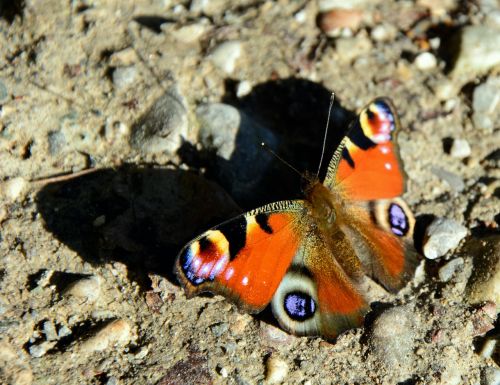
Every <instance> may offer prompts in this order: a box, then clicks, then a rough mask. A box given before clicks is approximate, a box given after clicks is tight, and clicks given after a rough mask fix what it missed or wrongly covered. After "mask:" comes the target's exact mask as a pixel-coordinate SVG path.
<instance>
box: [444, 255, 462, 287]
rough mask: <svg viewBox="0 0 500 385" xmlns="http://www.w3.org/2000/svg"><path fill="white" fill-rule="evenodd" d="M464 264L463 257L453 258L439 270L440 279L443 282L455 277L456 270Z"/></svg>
mask: <svg viewBox="0 0 500 385" xmlns="http://www.w3.org/2000/svg"><path fill="white" fill-rule="evenodd" d="M463 265H464V259H463V258H462V257H459V258H455V259H452V260H451V261H449V262H448V263H446V264H445V265H443V266H441V268H440V269H439V271H438V275H439V279H440V280H441V281H442V282H447V281H449V280H450V279H451V277H453V275H454V274H455V272H456V271H457V270H458V269H460V268H461V267H462V266H463Z"/></svg>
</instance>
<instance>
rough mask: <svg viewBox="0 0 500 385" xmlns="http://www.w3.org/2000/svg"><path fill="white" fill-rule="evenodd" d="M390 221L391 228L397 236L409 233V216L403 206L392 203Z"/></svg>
mask: <svg viewBox="0 0 500 385" xmlns="http://www.w3.org/2000/svg"><path fill="white" fill-rule="evenodd" d="M389 223H390V226H391V230H392V232H393V233H394V234H396V235H397V236H400V237H402V236H404V235H406V233H408V227H409V226H408V218H407V216H406V214H405V212H404V210H403V209H402V208H401V206H399V205H397V204H395V203H391V205H390V206H389Z"/></svg>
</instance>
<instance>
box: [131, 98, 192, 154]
mask: <svg viewBox="0 0 500 385" xmlns="http://www.w3.org/2000/svg"><path fill="white" fill-rule="evenodd" d="M187 134H188V116H187V109H186V106H185V103H184V98H183V96H182V95H181V94H180V93H179V92H178V91H177V90H176V89H175V88H171V89H170V90H168V91H167V92H166V93H165V94H164V95H163V96H162V97H160V98H159V99H158V100H157V101H156V102H155V103H154V104H153V106H152V107H151V108H150V110H149V111H148V112H147V113H146V114H145V115H143V116H142V117H141V118H140V119H139V121H138V122H137V123H136V124H134V126H133V127H132V134H131V137H130V144H131V146H132V147H133V148H135V149H136V150H139V151H141V152H142V153H143V154H146V155H147V154H154V153H162V152H166V153H170V154H173V153H175V152H176V151H177V150H178V149H179V147H180V146H181V144H182V141H183V139H184V138H186V137H187Z"/></svg>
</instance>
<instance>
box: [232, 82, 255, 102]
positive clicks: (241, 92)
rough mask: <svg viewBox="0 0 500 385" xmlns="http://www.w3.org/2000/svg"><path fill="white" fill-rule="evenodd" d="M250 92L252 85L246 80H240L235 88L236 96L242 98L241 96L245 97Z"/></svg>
mask: <svg viewBox="0 0 500 385" xmlns="http://www.w3.org/2000/svg"><path fill="white" fill-rule="evenodd" d="M250 91H252V83H250V82H249V81H248V80H242V81H241V82H239V83H238V86H237V87H236V96H237V97H238V98H242V97H243V96H247V95H248V94H249V93H250Z"/></svg>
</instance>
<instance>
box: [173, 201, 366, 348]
mask: <svg viewBox="0 0 500 385" xmlns="http://www.w3.org/2000/svg"><path fill="white" fill-rule="evenodd" d="M335 242H336V245H337V246H338V250H339V253H341V254H342V253H345V254H349V255H353V253H354V250H353V249H352V247H351V246H350V245H349V242H348V241H347V239H346V238H345V236H344V234H343V233H342V232H341V231H338V239H337V240H336V241H335ZM329 250H330V249H329V248H328V246H327V245H326V244H325V242H324V241H323V238H322V237H321V235H320V234H319V233H318V230H317V228H316V226H315V224H314V220H313V219H312V217H311V216H310V206H309V203H308V202H305V201H285V202H277V203H274V204H271V205H267V206H264V207H262V208H260V209H257V210H253V211H251V212H249V213H246V214H243V215H241V216H238V217H236V218H234V219H232V220H230V221H228V222H225V223H223V224H221V225H219V226H217V227H215V228H213V229H211V230H208V231H207V232H205V233H204V234H202V235H200V236H199V237H197V238H196V239H194V240H193V241H191V242H190V243H189V244H187V245H186V246H185V247H184V248H183V249H182V250H181V252H180V254H179V256H178V258H177V261H176V265H175V271H176V274H177V276H178V278H179V281H180V282H181V283H182V285H183V286H184V288H185V291H186V293H187V295H188V297H191V296H193V295H195V294H198V293H200V292H211V293H214V294H221V295H223V296H225V297H227V298H228V299H229V300H231V301H232V302H234V303H236V304H237V305H239V306H240V308H242V309H243V310H245V311H247V312H252V313H256V312H259V311H261V310H262V309H263V308H264V307H265V306H266V305H267V304H268V303H269V302H270V301H271V299H272V308H273V313H274V315H275V317H276V318H277V320H278V322H279V323H280V324H281V325H282V326H283V327H284V328H285V329H286V330H289V331H290V332H292V333H294V334H299V335H322V336H324V337H326V338H334V337H335V336H337V335H338V333H340V332H342V331H343V330H346V329H348V328H351V327H355V326H359V325H360V324H361V323H362V322H363V318H364V314H365V313H366V312H367V310H368V305H367V303H366V302H365V300H364V299H363V297H362V296H361V294H360V293H359V291H358V290H357V288H356V285H355V283H354V282H355V281H354V280H353V277H350V276H349V275H348V274H347V273H346V272H344V270H343V269H342V267H341V265H340V264H339V263H338V262H337V261H336V259H335V258H333V257H332V254H331V252H330V251H329ZM337 257H340V258H345V256H343V255H339V256H337Z"/></svg>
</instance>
